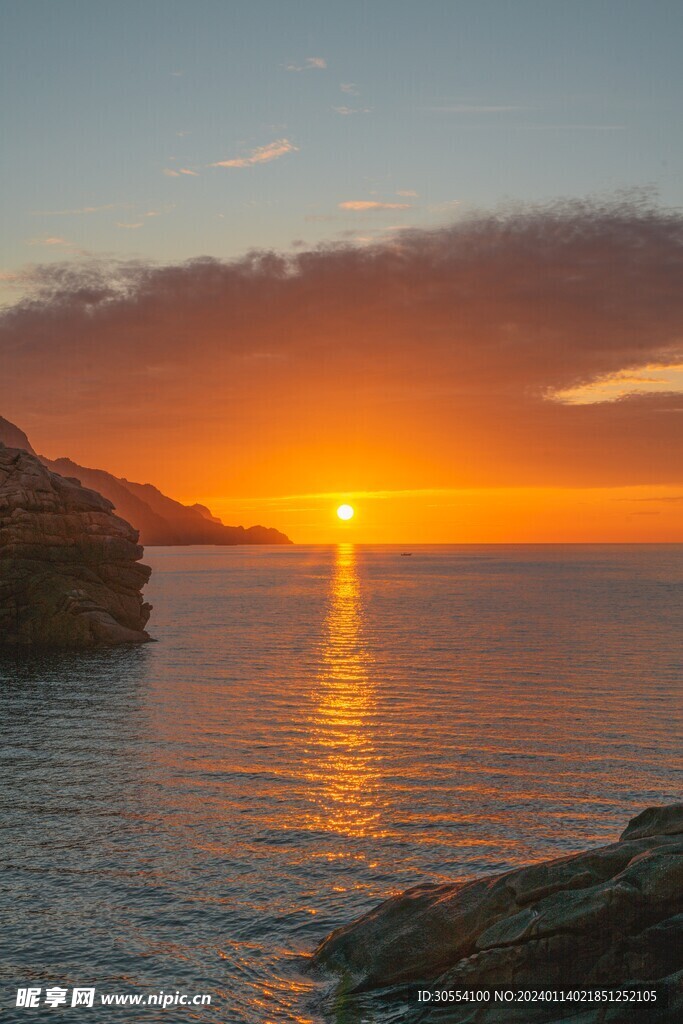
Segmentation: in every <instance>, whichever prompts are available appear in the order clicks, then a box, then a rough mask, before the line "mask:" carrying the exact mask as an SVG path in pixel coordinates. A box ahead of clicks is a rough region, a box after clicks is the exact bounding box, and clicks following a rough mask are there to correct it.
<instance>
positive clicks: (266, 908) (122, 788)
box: [0, 546, 683, 1024]
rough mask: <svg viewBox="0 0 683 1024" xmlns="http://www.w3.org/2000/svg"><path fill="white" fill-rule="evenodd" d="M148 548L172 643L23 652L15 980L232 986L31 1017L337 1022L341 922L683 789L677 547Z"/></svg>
mask: <svg viewBox="0 0 683 1024" xmlns="http://www.w3.org/2000/svg"><path fill="white" fill-rule="evenodd" d="M145 560H146V561H147V562H149V563H150V564H151V565H152V566H153V570H154V571H153V575H152V580H151V583H150V585H149V587H148V596H149V599H150V600H151V601H152V603H153V604H154V612H153V617H152V621H151V631H152V633H153V634H154V635H155V636H156V637H157V638H158V640H159V643H157V644H150V645H147V646H145V647H143V648H136V649H131V650H118V651H111V652H107V653H101V654H92V653H91V654H86V655H80V656H76V655H65V656H59V657H54V656H53V657H39V656H32V657H30V658H23V659H22V660H20V661H17V660H14V659H12V658H7V657H4V658H3V659H2V660H0V680H1V684H0V694H1V699H2V705H3V707H2V710H3V716H2V718H3V723H4V730H5V740H4V744H3V769H2V771H3V775H2V777H3V783H4V801H5V810H4V814H3V818H2V824H3V830H2V839H3V841H2V848H1V849H0V858H1V859H2V862H3V869H4V870H3V884H2V899H3V901H4V902H6V909H5V911H4V926H3V938H4V949H5V952H4V961H3V969H2V971H3V982H5V983H6V986H5V996H6V999H7V1001H8V1002H9V1001H10V1000H13V998H14V994H15V991H16V987H17V985H19V984H27V983H33V984H36V985H42V986H47V985H51V984H54V983H59V982H61V983H63V984H64V985H65V986H71V985H74V984H82V985H87V984H91V985H96V986H97V988H98V991H105V992H106V991H111V992H124V991H136V992H137V991H144V992H147V991H158V990H159V989H163V990H164V991H175V990H183V991H186V992H189V993H210V994H211V995H212V996H213V1005H212V1006H210V1007H204V1008H195V1009H192V1010H191V1011H189V1010H180V1009H178V1010H174V1009H167V1010H166V1011H164V1012H161V1011H155V1010H153V1009H147V1010H145V1011H137V1014H136V1012H135V1011H131V1010H130V1009H128V1010H115V1009H109V1010H107V1011H106V1018H105V1016H102V1014H103V1012H104V1011H102V1010H100V1011H99V1015H98V1011H88V1010H80V1009H79V1010H73V1011H71V1010H68V1011H66V1012H62V1011H60V1010H55V1011H49V1010H46V1011H42V1010H41V1011H36V1010H34V1011H32V1012H31V1013H26V1014H23V1013H21V1011H14V1012H15V1013H16V1014H20V1013H21V1017H20V1018H19V1017H17V1019H26V1020H28V1019H34V1020H35V1019H38V1017H39V1016H40V1017H41V1018H42V1017H44V1018H45V1019H48V1018H49V1019H57V1018H59V1019H61V1020H65V1019H73V1020H78V1021H85V1020H97V1021H100V1020H102V1021H104V1020H105V1019H106V1021H129V1022H130V1021H137V1020H144V1021H148V1022H150V1024H152V1022H156V1021H161V1020H163V1021H167V1022H168V1021H219V1022H229V1024H233V1022H235V1024H287V1022H293V1021H297V1022H299V1024H318V1022H320V1021H323V1020H327V1021H332V1020H335V1019H336V1018H335V1017H334V1011H333V1009H330V1008H329V1007H328V1008H327V1009H326V1008H325V1007H326V1004H324V1003H321V999H320V994H321V990H320V989H319V988H318V987H317V986H318V985H319V983H316V982H314V981H313V980H312V979H311V978H310V977H308V976H306V975H305V974H302V973H301V972H300V967H301V963H302V955H305V954H307V953H309V952H310V951H311V949H312V948H313V947H314V946H315V945H316V943H317V942H318V940H319V939H320V938H322V937H323V936H324V935H325V934H326V933H327V932H328V931H330V930H331V929H332V928H335V927H337V926H338V925H340V924H342V923H344V922H346V921H348V920H349V919H351V918H352V917H354V916H355V915H357V914H359V913H361V912H363V911H365V910H367V909H369V908H370V907H372V906H373V905H374V904H375V903H377V902H378V901H379V900H381V899H382V898H384V897H385V896H387V895H389V894H390V893H392V892H395V891H397V890H399V889H402V888H405V887H407V886H408V885H411V884H414V883H415V882H417V881H443V880H446V879H453V878H463V877H466V876H468V875H471V874H473V873H481V872H493V871H500V870H503V869H506V868H509V867H512V866H514V865H517V864H519V863H522V862H525V861H527V860H530V859H539V858H542V857H547V856H549V855H553V854H560V853H563V852H565V851H571V850H575V849H580V848H582V847H585V846H587V845H589V844H600V843H602V842H604V841H606V840H610V839H612V838H613V837H614V836H615V835H616V834H618V833H619V832H620V831H621V830H622V828H623V827H624V825H625V823H626V821H627V819H628V818H629V817H631V816H632V815H633V814H634V813H635V812H637V811H638V810H639V809H641V808H642V807H644V806H646V805H648V804H652V803H657V802H662V801H665V800H672V799H675V798H676V797H677V795H678V794H680V776H679V777H678V778H677V775H676V772H675V767H676V763H677V759H678V756H679V754H680V737H681V730H680V725H681V689H680V682H681V653H682V651H681V623H682V622H683V548H681V547H614V546H606V547H599V546H597V547H596V546H591V547H546V546H542V547H509V548H505V547H418V548H415V549H414V550H413V554H412V556H411V557H409V558H406V557H401V553H400V550H399V549H395V548H387V547H376V548H372V547H359V548H355V549H354V548H353V547H350V546H347V547H340V548H332V547H330V548H326V547H315V548H305V547H294V548H175V549H171V548H152V549H147V551H146V558H145ZM679 798H680V797H679ZM93 1013H94V1014H95V1016H92V1014H93ZM8 1019H13V1018H12V1017H11V1016H10V1017H9V1018H8ZM339 1019H346V1018H339ZM364 1019H366V1020H367V1021H371V1020H372V1021H375V1020H377V1021H379V1020H380V1017H379V1015H375V1011H371V1010H368V1016H367V1017H366V1018H364ZM355 1020H356V1019H355V1018H354V1021H355Z"/></svg>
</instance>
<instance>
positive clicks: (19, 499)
mask: <svg viewBox="0 0 683 1024" xmlns="http://www.w3.org/2000/svg"><path fill="white" fill-rule="evenodd" d="M137 540H138V533H137V530H135V529H133V527H132V526H130V525H129V524H128V523H127V522H125V521H124V520H123V519H120V518H119V517H118V516H116V515H114V513H113V505H112V503H111V502H110V501H107V499H106V498H103V497H102V496H101V495H100V494H97V493H96V492H95V491H91V490H87V489H86V488H84V487H82V486H81V485H80V483H79V482H78V481H77V480H73V479H68V478H64V477H62V476H59V475H58V474H56V473H52V472H50V471H49V470H48V469H47V468H46V467H45V466H44V465H43V464H42V463H41V462H40V460H39V459H38V457H37V456H35V455H32V454H30V453H29V452H28V451H26V450H23V449H16V448H8V447H6V446H5V445H3V444H0V644H3V645H20V644H21V645H23V644H44V645H50V646H60V647H93V646H97V645H100V644H102V645H111V644H121V643H142V642H144V641H146V640H149V639H150V637H149V635H148V634H147V633H146V632H145V625H146V623H147V620H148V618H149V613H150V606H149V605H148V604H145V603H144V602H143V599H142V596H141V593H140V592H141V589H142V587H143V586H144V584H145V583H146V582H147V580H148V579H149V576H150V571H151V570H150V569H149V568H148V567H147V566H146V565H141V564H140V562H139V559H140V558H141V557H142V548H141V547H140V546H139V545H138V543H137Z"/></svg>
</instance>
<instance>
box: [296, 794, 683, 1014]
mask: <svg viewBox="0 0 683 1024" xmlns="http://www.w3.org/2000/svg"><path fill="white" fill-rule="evenodd" d="M311 968H312V969H314V970H318V971H324V972H326V973H328V974H332V975H333V976H334V977H335V979H336V987H335V991H334V994H333V996H332V999H333V1001H334V1006H335V1008H336V1009H335V1012H337V1010H338V1009H339V1007H341V1006H342V1005H343V1006H344V1007H346V1008H347V1011H348V1014H349V1015H348V1017H347V1016H344V1017H343V1018H341V1017H340V1019H344V1020H346V1019H348V1020H358V1021H360V1020H363V1019H366V1018H365V1017H364V1016H363V1015H362V1012H361V1008H362V1007H363V1006H369V1005H373V1006H375V1007H377V1006H381V1007H384V1008H386V1010H387V1012H388V1011H389V1009H390V1008H391V1007H393V1008H394V1010H395V1015H393V1014H392V1015H390V1017H387V1016H385V1017H381V1016H378V1018H377V1019H386V1020H388V1019H391V1020H392V1021H396V1022H397V1024H398V1022H399V1021H400V1022H401V1024H418V1022H419V1024H423V1022H424V1024H427V1022H429V1024H431V1022H437V1021H439V1022H444V1024H445V1022H451V1024H475V1022H476V1024H512V1022H516V1021H519V1022H523V1024H536V1022H539V1024H540V1022H555V1021H564V1020H571V1021H574V1022H575V1024H579V1022H580V1024H598V1022H611V1024H617V1022H622V1021H623V1022H626V1021H634V1022H636V1021H643V1022H646V1021H647V1022H655V1021H656V1022H658V1024H664V1022H666V1024H669V1022H671V1024H673V1022H674V1021H679V1020H682V1019H683V804H672V805H668V806H665V807H651V808H648V809H647V810H645V811H643V812H642V813H641V814H639V815H638V816H637V817H636V818H634V819H633V820H632V821H631V822H630V823H629V825H628V827H627V828H626V829H625V831H624V832H623V833H622V835H621V836H620V838H619V840H618V841H617V842H615V843H612V844H610V845H608V846H602V847H598V848H597V849H592V850H587V851H585V852H583V853H578V854H575V855H573V856H569V857H561V858H558V859H556V860H549V861H543V862H541V863H538V864H531V865H529V866H527V867H523V868H518V869H516V870H513V871H508V872H506V873H504V874H501V875H494V876H491V877H486V878H481V879H475V880H474V881H471V882H467V883H464V884H453V885H421V886H416V887H415V888H412V889H408V890H407V891H406V892H404V893H401V894H400V895H398V896H394V897H393V898H391V899H389V900H387V901H386V902H385V903H382V904H381V905H380V906H378V907H376V908H375V909H374V910H372V911H370V912H369V913H368V914H365V915H364V916H363V917H361V918H359V919H358V920H357V921H354V922H352V923H351V924H349V925H346V926H345V927H343V928H339V929H338V930H337V931H334V932H332V934H331V935H329V936H328V937H327V938H326V939H324V941H323V942H322V943H321V944H320V945H319V946H318V948H317V949H316V950H315V952H314V954H313V957H312V960H311ZM624 988H628V989H631V988H635V989H640V990H643V991H644V990H646V989H647V990H655V991H656V993H657V1000H656V1001H655V1002H644V1001H640V1002H638V1001H636V1002H633V1003H629V1002H615V1001H612V1002H609V1001H608V1002H603V1003H593V1004H591V1003H586V1002H569V1003H562V1004H560V1003H552V1002H535V1003H525V1004H524V1005H522V1006H515V1005H506V1004H504V1005H501V1004H500V1003H494V1002H493V1000H491V1001H490V1002H488V1003H479V1004H472V1003H466V1004H462V1003H461V1004H453V1003H447V1004H445V1005H444V1004H441V1003H439V1004H435V1003H433V1002H429V1003H425V1002H424V1001H423V1002H418V991H419V990H429V991H432V992H433V991H436V990H439V991H449V990H452V991H455V990H461V991H462V990H470V991H471V990H483V989H487V990H489V991H492V990H494V989H506V990H515V991H517V990H541V989H543V990H563V991H566V990H570V989H574V990H577V989H578V990H586V989H612V990H615V989H624ZM354 1008H355V1011H354ZM401 1008H402V1009H401ZM354 1012H355V1013H356V1014H358V1015H354ZM367 1019H368V1020H371V1019H374V1017H372V1016H369V1017H368V1018H367Z"/></svg>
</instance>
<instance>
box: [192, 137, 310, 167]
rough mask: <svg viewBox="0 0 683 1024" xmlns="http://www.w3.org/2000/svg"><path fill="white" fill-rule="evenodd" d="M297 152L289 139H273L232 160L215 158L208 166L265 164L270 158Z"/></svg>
mask: <svg viewBox="0 0 683 1024" xmlns="http://www.w3.org/2000/svg"><path fill="white" fill-rule="evenodd" d="M296 152H298V147H297V146H295V145H294V143H293V142H290V141H289V139H275V141H274V142H269V143H268V145H267V146H258V147H257V148H256V149H252V151H251V153H249V155H248V156H241V157H235V158H234V159H233V160H217V161H216V163H214V164H209V167H253V166H254V164H267V163H270V161H271V160H278V159H279V158H280V157H281V156H285V154H287V153H296Z"/></svg>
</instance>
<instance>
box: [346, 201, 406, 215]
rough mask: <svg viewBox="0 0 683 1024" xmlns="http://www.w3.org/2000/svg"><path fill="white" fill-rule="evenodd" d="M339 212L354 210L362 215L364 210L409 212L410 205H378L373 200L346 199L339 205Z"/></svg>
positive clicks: (378, 203)
mask: <svg viewBox="0 0 683 1024" xmlns="http://www.w3.org/2000/svg"><path fill="white" fill-rule="evenodd" d="M339 209H340V210H354V211H356V212H357V213H362V212H363V211H364V210H410V209H411V205H410V203H380V202H377V200H375V199H347V201H346V202H344V203H339Z"/></svg>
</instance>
